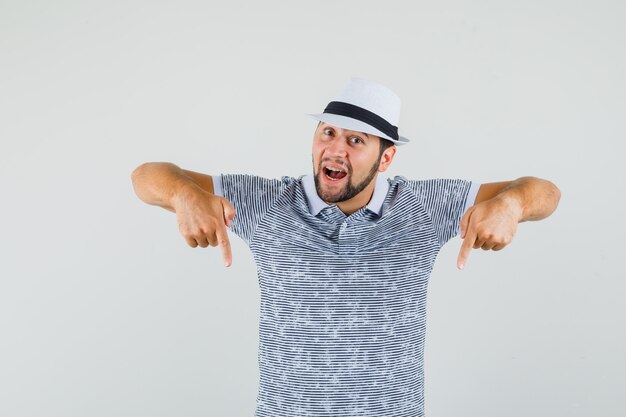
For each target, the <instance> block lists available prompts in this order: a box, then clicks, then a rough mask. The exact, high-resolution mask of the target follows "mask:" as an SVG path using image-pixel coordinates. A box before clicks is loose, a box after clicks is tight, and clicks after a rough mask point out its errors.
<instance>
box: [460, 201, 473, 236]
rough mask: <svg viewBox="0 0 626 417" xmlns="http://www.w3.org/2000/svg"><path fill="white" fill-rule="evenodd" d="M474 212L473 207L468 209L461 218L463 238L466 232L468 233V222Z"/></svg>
mask: <svg viewBox="0 0 626 417" xmlns="http://www.w3.org/2000/svg"><path fill="white" fill-rule="evenodd" d="M471 213H472V208H469V209H467V211H466V212H465V214H464V215H463V217H462V218H461V224H460V227H461V239H465V233H467V224H468V223H469V218H470V215H471Z"/></svg>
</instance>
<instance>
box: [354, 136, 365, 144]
mask: <svg viewBox="0 0 626 417" xmlns="http://www.w3.org/2000/svg"><path fill="white" fill-rule="evenodd" d="M351 139H356V140H358V141H360V142H361V143H365V142H364V141H363V139H361V138H360V137H358V136H352V138H351Z"/></svg>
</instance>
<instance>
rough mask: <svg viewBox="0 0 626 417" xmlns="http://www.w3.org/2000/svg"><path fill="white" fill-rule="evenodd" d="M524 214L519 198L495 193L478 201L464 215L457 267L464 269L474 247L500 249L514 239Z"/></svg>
mask: <svg viewBox="0 0 626 417" xmlns="http://www.w3.org/2000/svg"><path fill="white" fill-rule="evenodd" d="M521 217H522V207H521V206H520V204H519V202H517V201H515V200H512V199H508V198H505V197H502V196H495V197H493V198H491V199H489V200H485V201H483V202H481V203H478V204H476V205H474V206H472V207H470V208H469V209H467V211H466V212H465V214H464V215H463V217H462V218H461V225H460V226H461V238H462V239H463V244H462V245H461V250H460V251H459V257H458V259H457V267H458V268H459V269H463V267H464V266H465V263H466V261H467V258H468V256H469V253H470V251H471V250H472V248H474V249H478V248H482V249H483V250H490V249H491V250H500V249H502V248H504V247H505V246H506V245H508V244H509V243H511V241H512V240H513V236H514V235H515V232H516V230H517V224H518V223H519V220H520V219H521Z"/></svg>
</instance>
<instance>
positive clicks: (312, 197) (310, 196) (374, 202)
mask: <svg viewBox="0 0 626 417" xmlns="http://www.w3.org/2000/svg"><path fill="white" fill-rule="evenodd" d="M302 186H303V188H304V194H305V195H306V198H307V200H308V201H309V212H310V213H311V214H312V215H313V216H317V214H318V213H319V212H320V211H322V209H324V208H325V207H330V206H332V205H334V204H327V203H326V202H325V201H324V200H322V199H321V198H320V196H319V195H318V194H317V190H316V189H315V178H313V175H311V174H308V175H303V176H302ZM387 191H389V182H387V175H386V174H385V173H384V172H379V173H378V176H377V177H376V184H375V185H374V192H373V193H372V198H371V199H370V201H369V203H368V204H367V206H365V208H366V209H368V210H369V211H371V212H373V213H376V214H377V215H378V216H380V213H381V211H382V208H383V201H385V197H386V196H387Z"/></svg>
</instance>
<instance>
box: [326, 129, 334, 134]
mask: <svg viewBox="0 0 626 417" xmlns="http://www.w3.org/2000/svg"><path fill="white" fill-rule="evenodd" d="M332 131H333V130H332V129H328V128H327V129H324V134H325V135H330V133H328V132H331V133H332Z"/></svg>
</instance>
